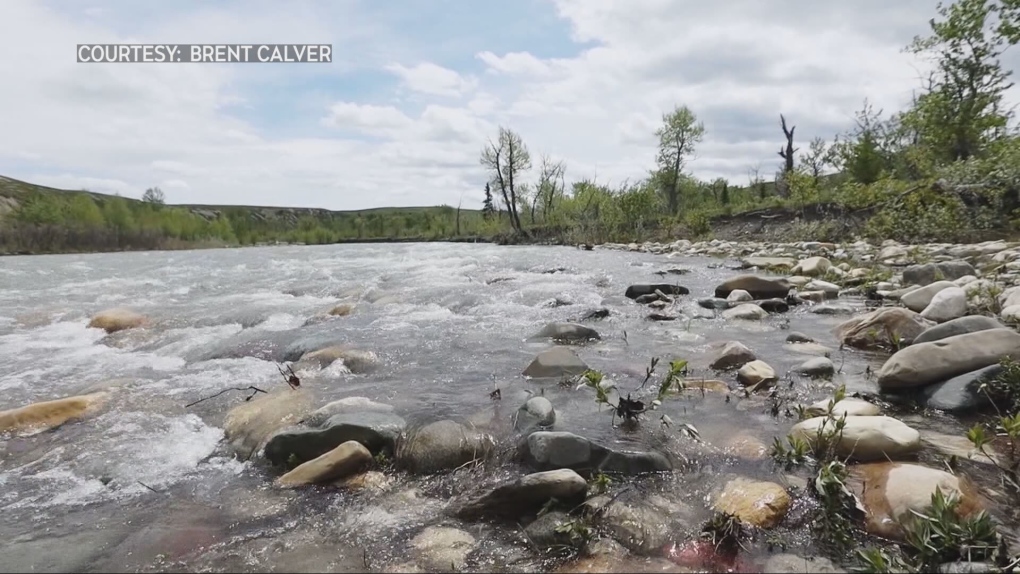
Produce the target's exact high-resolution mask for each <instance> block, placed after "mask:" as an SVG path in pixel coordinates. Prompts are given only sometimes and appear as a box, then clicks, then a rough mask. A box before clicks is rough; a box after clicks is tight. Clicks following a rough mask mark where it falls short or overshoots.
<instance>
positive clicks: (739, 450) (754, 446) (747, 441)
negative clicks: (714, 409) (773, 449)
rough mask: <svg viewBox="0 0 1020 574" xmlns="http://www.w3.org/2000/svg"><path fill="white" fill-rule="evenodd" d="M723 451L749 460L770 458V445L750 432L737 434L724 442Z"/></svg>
mask: <svg viewBox="0 0 1020 574" xmlns="http://www.w3.org/2000/svg"><path fill="white" fill-rule="evenodd" d="M723 451H725V452H726V454H728V455H731V456H736V457H740V458H746V459H748V460H764V459H765V458H768V455H769V447H768V445H766V444H765V443H764V442H762V441H761V440H760V439H759V438H757V437H754V436H751V435H749V434H743V433H742V434H737V435H735V436H732V437H730V438H729V439H727V440H726V442H725V443H723Z"/></svg>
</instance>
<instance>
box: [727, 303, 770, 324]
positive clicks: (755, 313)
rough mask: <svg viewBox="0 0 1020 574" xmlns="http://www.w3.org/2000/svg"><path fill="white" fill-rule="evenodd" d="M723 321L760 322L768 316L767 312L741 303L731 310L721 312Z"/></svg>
mask: <svg viewBox="0 0 1020 574" xmlns="http://www.w3.org/2000/svg"><path fill="white" fill-rule="evenodd" d="M722 316H723V318H725V319H744V320H749V321H760V320H762V319H764V318H765V317H768V316H769V312H768V311H766V310H765V309H762V308H761V307H759V306H757V305H755V304H754V303H743V304H741V305H737V306H736V307H733V308H732V309H727V310H725V311H723V312H722Z"/></svg>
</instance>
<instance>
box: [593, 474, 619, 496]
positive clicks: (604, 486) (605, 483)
mask: <svg viewBox="0 0 1020 574" xmlns="http://www.w3.org/2000/svg"><path fill="white" fill-rule="evenodd" d="M612 484H613V479H611V478H609V476H608V475H606V474H603V473H601V472H599V473H597V474H595V475H594V476H592V477H591V478H590V479H589V480H588V492H589V493H591V494H592V495H595V496H598V495H600V494H605V493H607V492H609V488H610V487H611V486H612Z"/></svg>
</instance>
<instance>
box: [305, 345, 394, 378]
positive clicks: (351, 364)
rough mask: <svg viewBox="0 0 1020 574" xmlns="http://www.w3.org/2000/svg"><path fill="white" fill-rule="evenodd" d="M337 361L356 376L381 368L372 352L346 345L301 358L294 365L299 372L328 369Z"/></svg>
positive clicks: (325, 349) (335, 346)
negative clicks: (310, 367)
mask: <svg viewBox="0 0 1020 574" xmlns="http://www.w3.org/2000/svg"><path fill="white" fill-rule="evenodd" d="M336 361H342V362H343V364H344V366H345V367H347V370H349V371H350V372H352V373H354V374H362V373H369V372H371V371H373V370H375V369H377V368H378V367H379V364H380V362H379V357H378V356H377V355H376V354H375V353H373V352H371V351H362V350H360V349H353V348H351V347H348V346H346V345H333V346H330V347H326V348H324V349H319V350H317V351H311V352H309V353H305V354H304V355H302V356H301V358H300V359H299V360H298V362H297V363H296V364H295V365H294V366H295V367H296V368H297V370H300V369H302V368H306V367H308V366H311V365H315V366H317V367H319V368H326V367H328V366H329V365H331V364H333V363H334V362H336Z"/></svg>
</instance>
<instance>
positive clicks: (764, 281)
mask: <svg viewBox="0 0 1020 574" xmlns="http://www.w3.org/2000/svg"><path fill="white" fill-rule="evenodd" d="M792 287H793V286H792V285H790V282H789V281H787V280H786V279H769V278H766V277H760V276H758V275H738V276H736V277H733V278H731V279H727V280H726V281H724V282H723V283H722V284H720V285H719V286H718V287H716V288H715V296H716V297H719V298H721V299H725V298H726V297H728V296H729V294H730V292H731V291H733V290H734V289H743V290H744V291H747V292H748V293H750V294H751V296H752V297H754V298H755V299H772V298H776V297H778V298H780V299H782V298H785V297H786V296H787V295H788V294H789V293H790V289H791V288H792Z"/></svg>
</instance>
